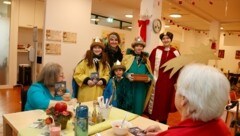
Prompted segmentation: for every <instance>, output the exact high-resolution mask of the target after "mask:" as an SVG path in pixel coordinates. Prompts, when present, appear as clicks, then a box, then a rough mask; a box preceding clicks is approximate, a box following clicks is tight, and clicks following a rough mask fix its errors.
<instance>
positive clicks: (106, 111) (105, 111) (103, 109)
mask: <svg viewBox="0 0 240 136" xmlns="http://www.w3.org/2000/svg"><path fill="white" fill-rule="evenodd" d="M111 108H112V106H108V107H100V106H99V107H98V111H99V113H100V114H101V115H102V118H103V119H105V120H107V119H108V117H109V114H110V112H111Z"/></svg>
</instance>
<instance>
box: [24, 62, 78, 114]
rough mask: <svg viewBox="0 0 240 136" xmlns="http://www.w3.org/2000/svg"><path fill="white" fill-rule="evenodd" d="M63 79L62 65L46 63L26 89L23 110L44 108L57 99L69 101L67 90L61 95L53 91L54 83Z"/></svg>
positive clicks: (53, 103) (51, 104)
mask: <svg viewBox="0 0 240 136" xmlns="http://www.w3.org/2000/svg"><path fill="white" fill-rule="evenodd" d="M63 80H64V74H63V69H62V66H61V65H59V64H57V63H47V64H46V65H45V66H44V67H43V69H42V71H41V73H40V74H39V76H38V78H37V82H36V83H33V84H32V85H31V86H30V88H29V89H28V92H27V102H26V105H25V110H34V109H43V110H45V109H47V108H48V107H51V106H54V105H55V104H56V103H57V102H59V101H65V102H70V100H71V96H70V94H69V91H68V90H66V92H67V93H66V94H63V95H62V96H59V95H57V94H56V91H55V84H56V83H58V82H62V81H63ZM72 100H74V99H72ZM74 101H75V100H74Z"/></svg>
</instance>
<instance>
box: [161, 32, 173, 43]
mask: <svg viewBox="0 0 240 136" xmlns="http://www.w3.org/2000/svg"><path fill="white" fill-rule="evenodd" d="M163 36H168V37H169V38H170V39H171V41H172V39H173V33H171V32H167V33H161V34H160V35H159V38H160V39H161V40H162V39H163Z"/></svg>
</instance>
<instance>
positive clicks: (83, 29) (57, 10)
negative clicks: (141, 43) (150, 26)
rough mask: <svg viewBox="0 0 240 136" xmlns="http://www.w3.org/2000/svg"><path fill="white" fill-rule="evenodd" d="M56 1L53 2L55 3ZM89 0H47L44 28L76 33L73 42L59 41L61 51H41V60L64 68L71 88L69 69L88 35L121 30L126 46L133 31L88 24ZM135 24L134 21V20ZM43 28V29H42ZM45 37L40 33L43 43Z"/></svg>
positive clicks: (83, 49) (87, 41)
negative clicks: (59, 52)
mask: <svg viewBox="0 0 240 136" xmlns="http://www.w3.org/2000/svg"><path fill="white" fill-rule="evenodd" d="M56 3H57V4H56ZM90 14H91V0H60V1H59V0H47V1H46V17H45V28H44V29H45V30H46V29H53V30H60V31H68V32H75V33H77V43H76V44H68V43H63V42H61V46H62V47H61V55H46V54H45V51H44V58H43V60H44V64H46V63H48V62H58V63H59V64H61V65H62V66H63V68H64V74H65V80H66V81H67V86H68V88H69V89H70V90H71V89H72V88H71V80H72V74H73V69H74V67H75V66H76V64H77V63H78V62H79V61H80V60H81V59H82V58H83V57H84V55H85V52H86V50H88V49H89V46H90V44H91V41H92V38H93V37H96V36H101V34H102V30H106V31H116V32H119V33H124V34H125V37H126V47H129V46H128V45H130V43H131V42H132V39H133V37H134V35H135V34H133V33H132V32H131V31H123V30H120V29H113V28H108V27H104V26H97V25H93V24H90ZM134 24H136V23H134ZM45 30H44V32H43V33H45ZM45 44H46V40H45V36H44V42H43V45H44V46H45Z"/></svg>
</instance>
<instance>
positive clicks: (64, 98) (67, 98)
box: [62, 93, 71, 101]
mask: <svg viewBox="0 0 240 136" xmlns="http://www.w3.org/2000/svg"><path fill="white" fill-rule="evenodd" d="M62 98H63V100H64V101H70V100H71V95H70V93H65V94H64V95H63V96H62Z"/></svg>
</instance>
